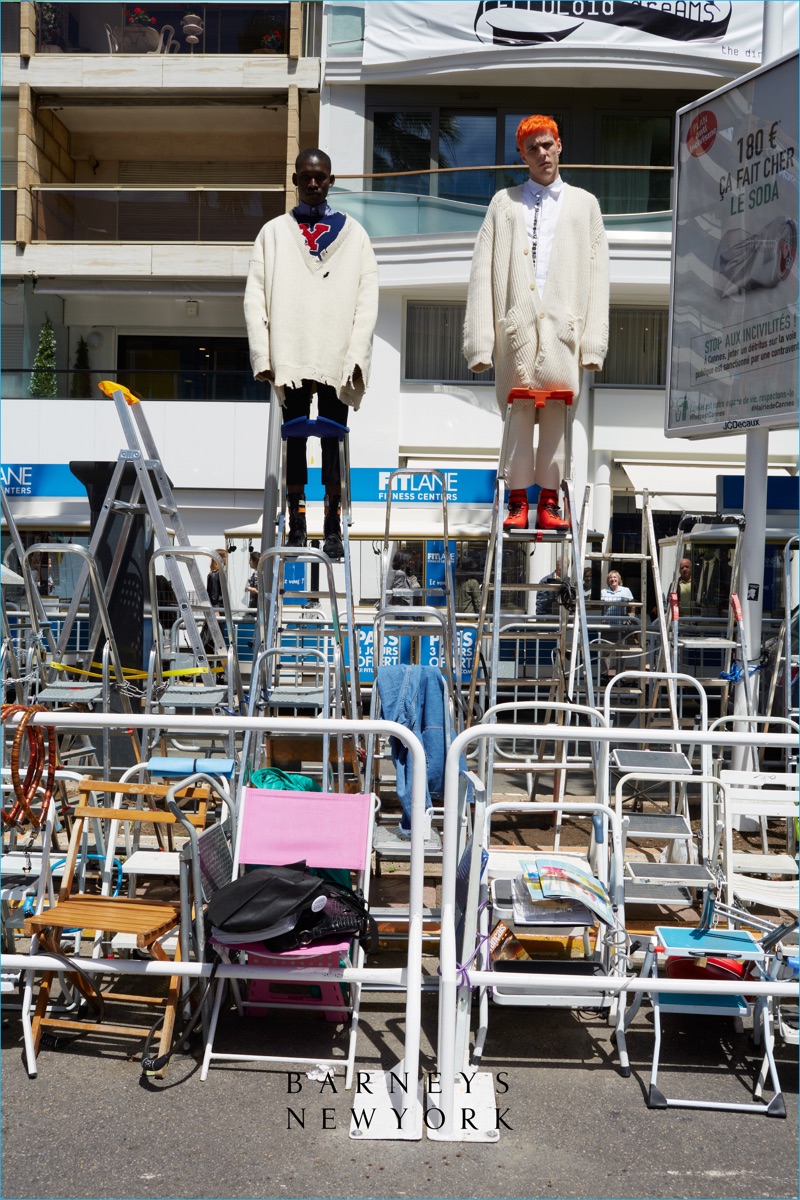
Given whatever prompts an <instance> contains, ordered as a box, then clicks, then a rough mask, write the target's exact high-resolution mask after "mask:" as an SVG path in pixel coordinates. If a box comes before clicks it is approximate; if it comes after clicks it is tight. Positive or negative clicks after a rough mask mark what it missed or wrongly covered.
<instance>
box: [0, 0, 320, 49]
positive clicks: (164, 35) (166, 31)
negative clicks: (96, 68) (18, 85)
mask: <svg viewBox="0 0 800 1200" xmlns="http://www.w3.org/2000/svg"><path fill="white" fill-rule="evenodd" d="M2 8H3V15H4V18H5V17H6V10H15V12H14V15H15V16H16V18H17V20H16V39H17V41H16V48H17V50H18V49H19V5H18V4H3V5H2ZM302 9H303V24H302V39H301V47H300V52H301V54H302V55H303V56H308V57H319V54H320V50H321V42H322V35H321V28H322V23H321V17H322V13H321V9H322V5H321V4H319V3H307V4H303V6H302ZM289 10H290V6H289V5H288V4H237V3H235V0H232V2H231V3H224V4H189V3H184V4H179V5H178V4H150V3H147V2H146V0H142V3H137V4H103V5H99V4H96V3H84V4H61V3H58V4H52V5H39V7H38V12H37V23H38V27H37V51H38V53H40V54H48V53H56V54H58V53H65V54H181V55H186V54H237V55H238V54H283V55H286V54H287V53H288V50H289ZM190 15H192V16H194V17H195V18H197V19H196V20H195V21H193V22H192V24H193V25H194V26H196V27H199V32H197V33H190V32H189V30H188V28H187V24H188V22H187V20H186V18H187V17H188V16H190ZM9 16H10V12H9ZM5 26H6V21H5V20H4V23H3V33H4V35H5ZM193 36H194V37H196V38H197V41H195V42H192V41H190V40H189V38H190V37H193ZM4 41H5V37H4ZM3 48H4V49H5V50H8V49H11V48H12V47H11V46H6V45H4V47H3Z"/></svg>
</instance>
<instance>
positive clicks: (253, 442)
mask: <svg viewBox="0 0 800 1200" xmlns="http://www.w3.org/2000/svg"><path fill="white" fill-rule="evenodd" d="M268 408H269V406H268V405H267V404H235V403H230V404H227V403H221V402H215V401H205V402H203V403H192V404H188V403H185V402H180V401H174V402H171V403H170V402H167V401H162V400H148V401H147V402H146V408H145V410H144V411H145V415H146V417H147V423H148V425H149V426H150V430H151V432H152V434H153V437H154V439H155V443H156V446H157V447H158V449H159V452H160V454H161V458H162V462H163V463H164V467H165V469H166V471H167V474H168V475H169V477H170V479H171V480H172V482H173V484H174V485H175V487H176V488H181V489H197V490H198V491H199V490H203V491H204V492H206V493H208V492H209V489H210V490H211V491H212V492H213V493H217V492H218V491H219V490H220V489H223V490H230V491H234V490H243V491H256V490H258V491H260V490H262V489H263V487H264V467H265V463H266V450H267V415H268ZM123 445H124V438H123V433H122V428H121V426H120V423H119V419H118V418H117V413H116V409H115V407H114V404H113V401H112V400H110V399H106V398H104V397H101V398H100V399H98V400H67V399H64V400H61V399H59V400H33V399H31V398H30V397H25V398H24V399H12V400H4V401H3V461H4V462H24V463H68V462H70V461H71V460H72V459H97V460H99V461H112V460H115V459H116V457H117V455H118V454H119V451H120V449H121V448H122V447H123Z"/></svg>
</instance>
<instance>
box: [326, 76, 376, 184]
mask: <svg viewBox="0 0 800 1200" xmlns="http://www.w3.org/2000/svg"><path fill="white" fill-rule="evenodd" d="M365 112H366V92H365V89H364V88H363V87H360V86H359V85H358V84H356V85H348V84H332V85H330V86H326V87H324V88H323V89H322V104H321V105H320V116H319V144H320V147H321V149H323V150H325V151H326V152H327V153H328V154H330V156H331V158H332V160H333V169H334V173H335V174H336V176H337V179H338V185H339V187H343V188H350V189H352V190H356V191H361V189H362V183H361V181H360V180H358V181H355V180H353V181H349V180H347V179H342V178H341V177H342V175H363V174H364V172H365V171H366V170H367V166H366V158H365V154H366V147H365V133H366V126H365Z"/></svg>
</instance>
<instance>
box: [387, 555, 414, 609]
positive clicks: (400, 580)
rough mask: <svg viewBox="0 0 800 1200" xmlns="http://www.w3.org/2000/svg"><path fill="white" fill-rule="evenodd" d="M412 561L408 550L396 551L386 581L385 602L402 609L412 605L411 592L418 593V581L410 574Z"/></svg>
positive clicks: (412, 597)
mask: <svg viewBox="0 0 800 1200" xmlns="http://www.w3.org/2000/svg"><path fill="white" fill-rule="evenodd" d="M413 565H414V560H413V558H412V557H411V555H410V554H409V552H408V550H398V551H396V553H395V555H394V558H393V559H392V565H391V568H390V570H389V574H388V576H387V579H386V600H387V602H388V603H389V604H393V605H394V604H399V605H401V606H403V607H405V606H406V605H411V604H413V603H414V596H413V595H412V594H411V593H412V592H416V591H419V587H420V584H419V580H418V579H417V577H416V575H413V574H412V570H411V569H412V567H413Z"/></svg>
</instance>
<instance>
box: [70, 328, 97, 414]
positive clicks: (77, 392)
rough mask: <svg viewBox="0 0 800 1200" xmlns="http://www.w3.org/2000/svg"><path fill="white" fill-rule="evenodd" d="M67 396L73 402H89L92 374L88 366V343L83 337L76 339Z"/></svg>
mask: <svg viewBox="0 0 800 1200" xmlns="http://www.w3.org/2000/svg"><path fill="white" fill-rule="evenodd" d="M69 394H70V396H71V397H72V399H73V400H91V398H92V372H91V368H90V366H89V343H88V342H87V341H86V338H85V337H82V336H81V337H79V338H78V345H77V346H76V348H75V362H74V363H73V364H72V378H71V379H70V383H69Z"/></svg>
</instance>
